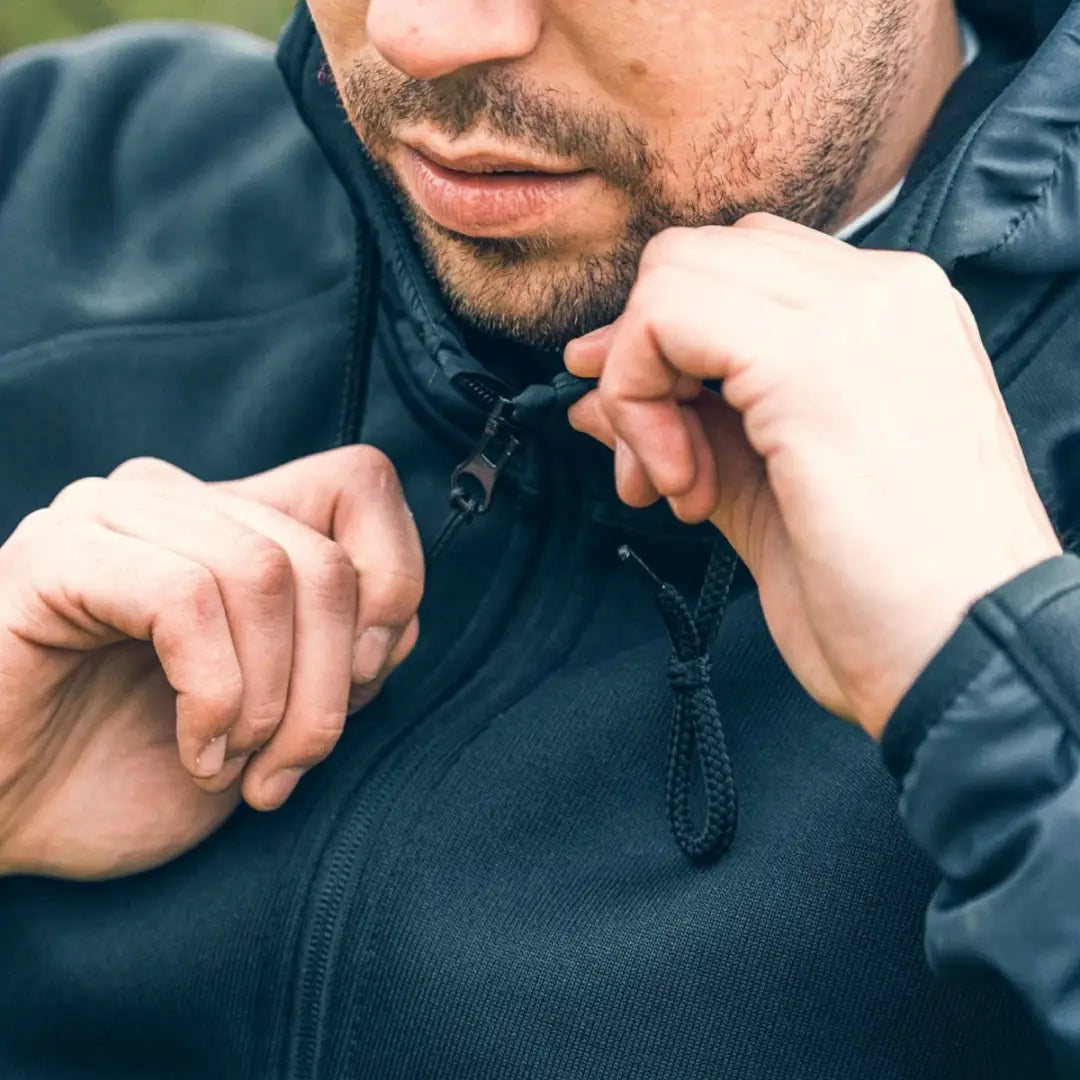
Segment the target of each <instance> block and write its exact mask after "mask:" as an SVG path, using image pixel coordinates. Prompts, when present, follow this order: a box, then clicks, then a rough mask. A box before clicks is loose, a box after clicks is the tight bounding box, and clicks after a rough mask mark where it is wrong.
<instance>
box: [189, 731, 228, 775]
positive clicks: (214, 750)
mask: <svg viewBox="0 0 1080 1080" xmlns="http://www.w3.org/2000/svg"><path fill="white" fill-rule="evenodd" d="M228 741H229V737H228V736H227V735H219V736H218V737H217V738H216V739H211V740H210V741H209V742H208V743H207V744H206V745H205V746H204V747H203V748H202V750H201V751H199V756H198V757H197V758H196V759H195V773H196V775H197V776H199V777H201V778H202V779H203V780H209V779H210V777H212V776H217V774H218V773H219V772H221V769H222V767H223V766H224V764H225V744H226V743H227V742H228Z"/></svg>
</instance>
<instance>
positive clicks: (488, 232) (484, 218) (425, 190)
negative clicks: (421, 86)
mask: <svg viewBox="0 0 1080 1080" xmlns="http://www.w3.org/2000/svg"><path fill="white" fill-rule="evenodd" d="M590 175H591V174H590V173H588V172H575V173H538V172H533V173H466V172H458V171H457V170H455V169H447V168H444V167H443V166H442V165H436V164H435V162H433V161H432V160H431V159H430V158H426V157H424V156H423V155H422V154H419V153H417V152H416V151H415V150H411V149H408V148H406V150H405V176H406V180H407V182H408V186H409V189H410V191H411V193H412V195H413V197H414V198H415V199H416V201H417V202H418V203H419V204H420V207H421V208H422V209H423V210H424V211H425V212H426V213H427V214H428V215H429V216H430V217H431V219H432V220H433V221H435V222H436V223H438V224H439V225H442V226H443V227H444V228H446V229H451V230H452V231H454V232H459V233H463V234H464V235H466V236H488V237H500V236H502V237H505V236H513V235H515V234H521V233H523V232H527V231H528V230H530V229H536V228H539V227H542V226H543V225H545V224H546V223H547V222H548V221H550V219H551V218H552V217H553V216H554V214H555V213H556V212H557V211H558V209H559V207H560V205H561V204H562V203H564V202H565V201H566V200H567V199H568V198H569V197H570V195H571V194H572V193H573V190H574V188H575V187H577V186H578V185H579V184H581V183H582V182H583V181H584V180H585V179H586V177H588V176H590Z"/></svg>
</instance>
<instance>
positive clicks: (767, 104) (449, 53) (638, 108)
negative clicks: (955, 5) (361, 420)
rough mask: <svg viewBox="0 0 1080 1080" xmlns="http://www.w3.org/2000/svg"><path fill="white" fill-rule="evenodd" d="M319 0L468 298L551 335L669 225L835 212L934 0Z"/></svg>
mask: <svg viewBox="0 0 1080 1080" xmlns="http://www.w3.org/2000/svg"><path fill="white" fill-rule="evenodd" d="M309 2H310V8H311V11H312V14H313V16H314V18H315V22H316V24H317V26H318V29H319V33H320V36H321V38H322V41H323V44H324V47H325V50H326V54H327V57H328V59H329V62H330V67H331V69H332V72H333V75H334V78H335V80H336V82H337V85H338V88H339V90H340V93H341V97H342V100H343V101H344V103H345V106H346V108H347V110H348V113H349V117H350V119H351V121H352V123H353V125H354V126H355V128H356V131H357V133H358V134H359V136H360V138H361V139H362V140H363V142H364V143H365V145H366V146H367V148H368V150H369V151H370V152H371V154H372V155H373V157H374V158H375V159H376V160H377V161H378V162H379V163H380V164H381V165H382V166H383V167H384V168H385V170H386V172H387V175H388V177H389V178H390V179H391V180H392V182H393V184H394V187H395V188H396V190H397V191H398V192H399V193H400V196H401V199H402V203H403V206H404V207H405V209H406V212H407V214H408V216H409V218H410V220H411V221H412V223H413V226H414V228H415V231H416V234H417V236H418V239H419V241H420V244H421V247H422V249H423V250H424V252H425V254H426V256H427V259H428V261H429V263H430V265H431V268H432V270H433V272H434V273H435V275H436V277H437V278H438V279H439V281H440V282H441V283H442V286H443V288H444V289H445V291H446V292H447V294H448V295H449V297H450V298H451V300H452V302H453V304H454V306H455V307H456V309H457V310H458V311H459V313H461V314H462V315H463V316H464V317H466V318H467V319H469V320H471V321H473V322H474V323H476V324H478V325H480V326H481V327H484V328H485V329H489V330H493V331H495V332H498V333H501V334H505V335H507V336H510V337H513V338H516V339H519V340H522V341H527V342H530V343H532V344H541V345H546V346H555V347H558V346H561V345H562V344H564V343H565V342H566V341H567V340H568V339H569V338H571V337H573V336H576V335H577V334H579V333H581V332H583V331H585V330H588V329H591V328H593V327H595V326H598V325H601V324H603V323H605V322H608V321H611V320H612V319H613V318H614V317H615V316H617V315H618V313H619V312H620V311H621V309H622V307H623V305H624V303H625V301H626V298H627V295H628V293H629V290H630V288H631V286H632V284H633V281H634V277H635V273H636V267H637V262H638V257H639V255H640V253H641V249H642V248H643V246H644V245H645V243H646V242H647V241H648V239H649V238H650V237H651V236H652V235H654V234H655V233H657V232H659V231H660V230H661V229H663V228H665V227H667V226H671V225H688V226H698V225H705V224H730V223H732V222H734V221H736V220H738V219H739V218H740V217H742V216H743V215H744V214H746V213H748V212H750V211H752V210H769V211H772V212H774V213H778V214H781V215H783V216H784V217H788V218H791V219H793V220H796V221H799V222H802V223H804V224H807V225H810V226H813V227H815V228H821V229H827V228H829V227H830V226H834V227H835V226H836V225H838V224H840V223H841V222H842V220H843V219H844V216H845V214H846V213H848V212H850V210H851V209H852V204H853V201H854V200H855V199H856V196H857V193H858V192H859V189H860V184H861V183H862V181H863V179H864V176H865V174H866V171H867V166H868V163H869V162H870V161H871V160H872V157H873V153H874V150H875V146H876V144H877V141H878V139H879V136H880V134H881V132H882V130H883V126H884V125H885V123H886V121H888V120H889V119H890V116H891V114H892V111H893V108H894V106H895V105H896V104H897V100H898V98H899V97H901V96H902V95H903V87H904V84H905V82H906V81H907V80H908V78H909V75H910V71H911V58H912V56H913V55H915V54H916V52H917V50H918V49H919V47H920V35H921V34H922V33H924V32H925V31H926V29H927V27H926V23H927V19H926V18H924V17H923V16H925V14H926V11H927V9H928V8H929V7H930V6H931V3H932V0H309ZM522 170H525V171H522Z"/></svg>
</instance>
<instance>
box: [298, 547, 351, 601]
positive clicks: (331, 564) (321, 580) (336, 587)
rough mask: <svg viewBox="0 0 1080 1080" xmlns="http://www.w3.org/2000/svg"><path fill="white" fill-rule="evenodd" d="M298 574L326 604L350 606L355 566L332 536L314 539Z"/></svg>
mask: <svg viewBox="0 0 1080 1080" xmlns="http://www.w3.org/2000/svg"><path fill="white" fill-rule="evenodd" d="M301 575H302V577H303V579H304V580H305V581H306V583H307V584H308V586H309V587H310V588H311V589H312V590H314V591H315V592H316V593H317V594H318V596H319V598H320V599H321V600H322V601H324V602H327V603H328V605H329V606H331V607H333V608H335V609H337V608H342V609H346V608H347V607H351V605H352V604H353V603H354V602H355V599H356V567H355V566H353V564H352V560H351V559H350V558H349V556H348V555H347V554H346V553H345V550H344V549H343V548H342V547H341V546H340V545H338V544H335V543H334V542H333V541H332V540H325V541H321V542H319V543H317V545H316V546H315V549H314V551H313V552H312V554H311V556H310V557H309V558H308V559H307V560H306V561H305V563H304V564H303V567H302V569H301Z"/></svg>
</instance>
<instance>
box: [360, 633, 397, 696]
mask: <svg viewBox="0 0 1080 1080" xmlns="http://www.w3.org/2000/svg"><path fill="white" fill-rule="evenodd" d="M393 645H394V631H393V630H391V629H390V628H389V627H388V626H373V627H371V629H370V630H365V631H364V632H363V633H362V634H361V635H360V638H359V640H358V641H357V642H356V648H355V649H354V650H353V681H354V682H360V683H363V682H372V681H373V680H374V679H377V678H378V677H379V673H380V672H381V671H382V669H383V668H384V667H385V666H386V661H387V659H388V658H389V656H390V650H391V648H393Z"/></svg>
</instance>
